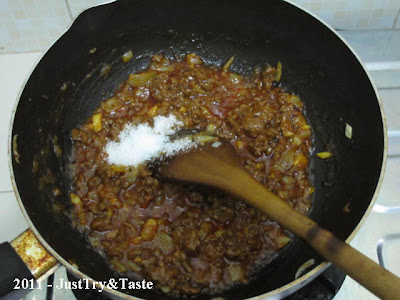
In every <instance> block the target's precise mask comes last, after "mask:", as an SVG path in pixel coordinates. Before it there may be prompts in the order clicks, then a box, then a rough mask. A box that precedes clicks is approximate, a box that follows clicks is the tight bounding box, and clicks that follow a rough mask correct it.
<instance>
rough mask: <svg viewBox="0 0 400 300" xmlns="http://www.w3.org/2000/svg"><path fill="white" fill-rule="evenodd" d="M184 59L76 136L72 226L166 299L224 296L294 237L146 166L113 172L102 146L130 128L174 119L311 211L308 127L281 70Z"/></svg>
mask: <svg viewBox="0 0 400 300" xmlns="http://www.w3.org/2000/svg"><path fill="white" fill-rule="evenodd" d="M231 63H232V59H231V60H229V61H228V62H227V64H225V65H224V66H223V67H222V69H221V68H217V67H216V66H209V65H206V64H204V63H203V61H202V60H201V58H200V57H198V56H196V55H194V54H188V55H186V56H185V57H183V58H181V59H179V60H177V61H170V60H168V59H167V58H165V57H164V56H162V55H155V56H153V57H152V62H151V64H150V66H149V68H148V69H147V70H146V71H144V72H142V73H138V74H132V75H130V76H129V79H127V80H126V81H124V82H123V83H121V85H120V86H119V88H118V89H117V91H116V92H115V94H114V96H113V97H112V98H110V99H107V100H105V101H104V102H102V104H101V105H100V107H99V108H98V109H97V110H96V111H95V112H94V114H93V116H92V117H91V118H89V119H88V120H87V121H86V123H85V124H84V125H83V126H81V127H80V128H78V129H74V130H72V133H71V135H72V140H73V149H74V155H73V161H72V164H71V166H72V168H71V170H72V176H73V182H74V184H73V187H72V190H71V194H70V196H71V202H72V203H73V204H74V210H73V212H72V218H73V220H74V224H75V225H76V226H77V227H78V228H79V229H80V230H82V231H83V232H84V233H85V234H87V236H88V239H89V241H90V242H91V244H92V245H93V247H94V248H95V249H97V250H98V251H99V252H100V253H102V254H104V256H105V257H106V258H107V260H108V261H109V263H110V265H111V267H112V268H113V269H114V270H116V271H117V272H118V273H119V274H121V275H124V276H128V277H131V278H140V277H143V278H146V279H147V280H151V281H153V282H154V283H155V286H156V287H157V288H158V289H160V290H162V291H163V292H166V293H171V294H176V295H184V294H196V293H199V292H203V293H214V292H221V291H223V290H226V289H228V288H229V287H231V286H232V285H234V284H238V283H246V282H248V281H249V280H250V279H251V276H252V274H254V272H255V270H257V269H258V268H259V267H260V266H262V265H263V264H265V263H267V262H268V261H269V260H270V259H271V257H272V255H273V254H274V253H275V252H276V251H278V250H279V249H280V248H282V247H283V246H285V245H286V244H287V243H288V242H289V241H290V238H289V237H288V236H287V235H286V234H285V231H284V230H283V229H282V228H280V227H279V226H278V225H277V224H276V223H275V222H273V221H272V220H270V219H269V218H268V217H267V216H265V215H264V214H263V213H261V212H259V211H258V210H257V209H255V208H253V207H250V206H249V205H247V204H245V203H244V202H242V201H241V200H238V199H235V198H234V197H232V196H229V195H226V194H224V193H222V192H218V191H209V190H207V191H206V190H200V189H199V188H198V187H195V186H191V185H187V184H178V183H167V182H163V181H162V180H160V179H159V178H157V177H156V176H155V175H154V174H153V171H152V169H151V168H150V167H149V166H147V165H140V166H136V167H127V166H122V165H110V164H108V163H107V157H106V156H107V155H106V154H105V152H104V147H105V145H106V144H107V142H109V141H115V140H117V139H118V135H119V133H120V132H121V131H122V130H123V128H124V126H125V125H126V124H132V125H136V124H140V123H147V124H151V123H152V120H153V118H154V117H156V116H168V115H171V114H172V115H174V116H175V117H176V118H177V119H178V120H179V121H182V122H183V123H184V124H185V127H186V128H195V129H199V130H202V131H210V132H212V133H213V134H216V135H217V136H220V137H222V138H226V139H228V140H230V142H231V143H232V145H233V146H234V147H235V149H236V151H237V153H238V155H239V156H240V157H241V159H242V161H243V164H244V165H245V167H246V168H247V169H248V171H249V172H250V173H251V174H252V175H253V176H254V178H255V179H256V180H258V181H259V182H261V183H263V184H264V185H265V186H266V187H267V188H268V189H270V190H271V191H272V192H274V193H276V194H277V195H278V196H279V197H281V198H282V199H284V200H285V201H286V202H287V203H289V204H290V205H291V206H293V207H294V208H295V209H296V210H297V211H299V212H301V213H303V214H306V213H307V212H308V210H309V209H310V206H311V200H310V195H311V194H312V192H313V187H312V186H311V185H310V182H309V179H308V172H307V169H308V157H309V154H310V150H311V139H310V136H311V129H310V126H309V125H308V124H307V122H306V119H305V118H304V115H303V103H302V102H301V100H300V99H299V97H297V96H295V95H291V94H289V93H287V92H284V91H283V90H282V89H280V88H279V85H278V84H277V81H279V79H280V75H281V65H280V64H279V63H278V66H277V68H274V67H267V68H266V69H265V70H263V71H255V72H254V74H253V75H252V76H250V77H248V78H246V77H243V76H240V75H238V74H236V73H233V72H231V71H229V65H230V64H231Z"/></svg>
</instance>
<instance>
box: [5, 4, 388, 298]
mask: <svg viewBox="0 0 400 300" xmlns="http://www.w3.org/2000/svg"><path fill="white" fill-rule="evenodd" d="M91 49H92V51H90V50H91ZM94 49H95V51H94ZM128 50H132V52H133V54H134V59H132V60H130V61H129V62H128V63H126V64H125V63H123V62H122V59H121V56H122V55H123V54H124V53H125V52H126V51H128ZM93 51H94V52H93ZM90 52H92V53H90ZM191 52H194V53H196V54H198V55H200V56H201V57H202V58H203V59H204V60H205V61H206V62H207V63H212V64H216V65H221V64H222V63H223V62H225V61H226V60H227V59H228V58H229V57H231V56H232V55H233V54H235V55H236V58H235V62H234V63H233V65H232V67H231V69H232V70H234V71H237V72H239V73H242V74H249V73H250V72H251V70H252V69H253V67H255V66H261V67H263V66H265V65H266V64H270V65H276V63H277V61H280V62H281V63H282V65H283V76H282V86H283V88H284V89H286V90H288V91H290V92H293V93H295V94H297V95H299V96H300V97H301V99H302V101H303V102H304V103H305V105H306V117H307V119H308V122H309V123H310V124H311V126H312V129H313V139H314V146H315V148H316V150H315V153H316V152H321V151H330V152H332V153H333V157H332V158H331V159H328V160H321V159H319V158H318V157H317V156H316V155H315V153H314V154H313V155H312V156H311V158H310V173H311V181H312V184H313V185H314V187H315V193H314V199H313V209H312V211H311V214H310V217H311V218H312V219H314V220H316V221H317V222H318V223H319V224H321V225H322V226H323V227H325V228H327V229H328V230H331V231H332V232H333V233H335V234H336V235H337V236H338V237H339V238H341V239H346V238H347V237H348V236H349V235H350V233H351V232H352V231H353V230H354V228H355V227H356V226H357V224H358V223H359V221H360V219H361V218H362V216H363V214H364V213H365V211H366V209H367V207H368V205H369V203H370V201H371V199H372V196H373V194H374V191H375V188H376V185H377V182H378V180H379V175H380V171H381V165H382V159H383V147H384V136H383V125H382V118H381V113H380V108H379V105H378V102H377V99H376V95H375V92H374V90H373V87H372V85H371V83H370V81H369V79H368V77H367V75H366V74H365V72H364V70H363V69H362V67H361V65H360V64H359V62H358V61H357V59H356V58H355V57H354V55H353V54H352V53H351V51H350V50H349V49H348V48H347V47H346V46H345V44H344V43H343V42H342V41H341V40H340V39H339V38H338V37H337V36H336V35H335V34H334V33H332V32H331V31H330V30H329V29H327V28H326V27H325V26H324V25H322V24H321V23H320V22H319V21H317V20H315V19H314V18H312V17H311V16H309V15H307V14H306V13H304V12H302V11H301V10H299V9H297V8H295V7H293V6H291V5H290V4H288V3H285V2H283V1H278V0H277V1H268V2H266V1H265V2H261V1H260V2H258V1H247V2H246V3H245V4H244V3H243V2H239V1H229V2H228V1H218V2H212V1H200V2H196V4H193V3H188V2H187V1H174V2H173V3H169V2H164V1H158V0H157V1H151V2H148V1H136V2H134V3H132V2H131V1H128V0H126V1H118V2H115V3H112V4H108V5H105V6H100V7H97V8H93V9H89V10H88V11H86V12H84V13H83V14H81V15H80V16H79V17H78V19H77V20H76V21H75V22H74V24H73V26H72V27H71V28H70V30H69V31H68V32H67V33H66V34H64V35H63V36H62V37H61V38H60V39H59V40H58V41H57V43H56V44H55V45H53V47H52V48H51V49H50V50H49V51H48V52H47V54H46V55H45V56H44V57H43V58H42V60H41V61H40V63H39V64H38V66H37V67H36V69H35V70H34V72H33V73H32V75H31V77H30V79H29V81H28V82H27V84H26V86H25V89H24V91H23V93H22V96H21V99H20V102H19V104H18V108H17V111H16V114H15V121H14V125H13V131H12V133H13V136H14V135H16V134H18V139H17V141H18V142H17V145H18V153H19V154H20V156H21V158H20V162H21V163H20V164H17V163H16V162H15V161H14V160H13V170H14V175H15V179H16V183H17V187H18V191H19V194H20V197H21V199H22V202H23V204H24V206H25V209H26V211H27V213H28V214H29V216H30V219H31V220H32V222H33V224H34V225H35V227H36V228H37V229H38V231H39V232H40V234H41V235H42V236H43V238H44V239H45V240H46V241H47V243H48V244H49V245H50V246H51V247H52V248H53V249H54V250H55V251H57V252H58V254H59V255H61V256H62V257H63V258H64V259H66V260H67V261H70V262H74V263H76V264H77V265H78V266H79V270H80V271H82V272H83V273H85V274H87V275H88V276H90V277H92V278H94V279H96V280H107V279H108V278H110V277H115V274H113V272H112V271H111V270H110V268H109V267H108V265H107V264H106V262H105V260H104V259H103V258H102V257H101V256H100V255H99V254H97V253H96V252H94V251H93V250H92V249H91V247H90V246H89V244H88V242H87V241H86V239H85V238H84V237H83V236H82V235H81V234H80V233H79V232H77V231H76V230H75V229H73V228H72V225H71V222H70V220H69V219H68V217H66V216H65V214H64V211H65V210H68V209H69V207H70V204H69V196H68V188H69V186H70V182H69V179H68V178H69V176H68V163H69V161H70V154H71V153H70V151H71V141H70V131H71V130H72V129H73V128H76V127H78V126H79V125H80V124H82V123H83V122H84V120H85V119H86V118H88V117H89V116H90V115H91V114H92V112H93V110H94V109H95V108H96V107H97V106H98V105H99V104H100V102H101V101H102V100H104V99H106V98H108V97H110V96H111V95H112V94H113V92H114V90H115V88H116V87H117V86H118V84H119V83H120V82H121V81H123V80H124V79H126V78H127V76H128V75H129V74H130V73H133V72H136V71H139V70H142V69H144V68H145V67H146V66H147V64H148V63H149V61H150V57H151V56H152V55H154V54H156V53H164V54H165V55H166V56H167V57H170V58H174V57H175V56H176V55H178V56H179V55H183V54H186V53H191ZM106 64H107V65H110V66H111V67H112V68H111V71H110V73H109V74H108V75H107V76H105V75H101V69H102V67H103V66H104V65H106ZM65 87H66V89H65ZM345 123H348V124H350V125H351V127H352V129H353V137H352V139H348V138H346V137H345V135H344V132H345ZM54 137H57V140H55V139H54ZM54 144H59V146H60V148H61V149H62V156H61V157H57V155H56V154H55V152H54ZM34 160H35V161H36V162H35V164H36V163H38V168H37V171H36V172H33V171H32V169H33V165H34ZM34 169H35V167H34ZM55 187H58V188H60V189H61V190H62V195H61V196H58V197H56V196H54V195H53V192H52V191H53V189H54V188H55ZM348 202H350V203H351V204H350V206H349V208H350V212H345V211H344V210H343V208H344V207H345V205H346V204H347V203H348ZM311 258H314V259H315V261H316V264H318V263H319V262H321V261H322V260H321V258H320V257H319V256H318V255H317V254H316V253H315V252H314V251H313V250H312V249H311V248H310V247H309V246H308V245H306V244H305V243H304V242H303V241H301V240H298V239H295V241H294V242H292V243H291V244H290V245H289V246H288V247H285V248H284V249H283V250H282V251H280V252H279V255H278V256H277V257H276V258H275V259H274V260H273V261H272V262H271V263H270V264H269V265H267V266H266V267H264V268H263V269H262V270H260V271H259V272H258V273H257V275H256V276H255V278H254V280H252V281H251V282H250V283H249V284H247V285H246V286H238V287H235V288H233V289H231V290H229V291H228V292H226V293H224V294H222V295H221V296H222V297H226V298H229V299H236V298H237V299H243V298H246V297H251V296H256V295H260V294H263V293H265V292H268V291H271V290H274V289H276V288H279V287H281V286H282V285H285V284H287V283H290V282H291V281H293V279H294V274H295V273H296V271H297V269H298V268H299V266H301V265H302V264H303V263H304V262H306V261H307V260H309V259H311ZM157 293H158V292H157V291H132V294H134V295H136V296H139V297H144V298H149V297H151V296H153V297H154V296H155V294H157ZM158 297H160V296H158ZM161 297H165V298H168V296H165V295H163V296H161ZM197 297H198V298H203V297H204V298H209V297H206V296H202V295H199V296H197Z"/></svg>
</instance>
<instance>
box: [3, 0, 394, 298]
mask: <svg viewBox="0 0 400 300" xmlns="http://www.w3.org/2000/svg"><path fill="white" fill-rule="evenodd" d="M116 1H117V0H116ZM116 1H110V2H107V3H103V4H99V5H96V6H93V7H90V8H88V9H92V8H96V7H99V6H103V5H113V3H115V2H116ZM283 1H284V2H286V3H288V4H290V5H292V6H294V7H296V8H297V9H300V10H302V11H303V12H305V13H306V14H308V15H310V16H311V17H313V18H315V19H316V20H317V21H319V22H320V23H321V24H322V25H324V26H325V27H326V28H327V29H329V30H330V31H331V32H332V33H334V34H335V35H336V36H337V37H338V38H339V39H340V40H341V41H342V42H343V43H344V44H345V45H346V46H347V48H348V49H349V50H350V51H351V53H352V54H353V55H354V57H355V58H356V59H357V61H358V62H359V64H360V66H361V68H362V69H363V70H364V72H365V74H366V75H367V78H368V80H369V82H370V83H371V86H372V88H373V90H374V92H375V96H376V100H377V101H378V105H379V110H380V113H381V119H382V125H383V126H382V127H383V142H384V143H383V157H382V165H381V172H380V174H379V180H378V182H377V184H376V188H375V192H374V194H373V196H372V198H371V201H370V203H369V205H368V207H367V209H366V211H365V213H364V215H363V216H362V218H361V220H360V221H359V223H358V224H357V226H356V227H355V228H354V229H353V231H352V232H351V234H350V235H349V236H348V237H347V238H346V240H345V242H346V243H348V244H350V242H351V241H352V240H353V238H354V236H355V235H356V234H357V233H358V231H359V230H360V228H361V227H362V225H363V224H364V223H365V221H366V219H367V218H368V216H369V214H370V212H371V210H372V207H373V206H374V204H375V202H376V200H377V197H378V194H379V191H380V189H381V186H382V181H383V178H384V174H385V170H386V162H387V152H388V131H387V121H386V116H385V113H384V110H383V103H382V99H381V98H380V96H379V93H378V89H377V87H376V85H375V83H374V81H373V80H372V78H371V76H370V74H369V72H368V71H367V69H366V67H365V65H364V63H363V61H362V60H361V58H360V56H359V55H358V54H357V52H356V51H355V50H354V49H353V48H352V46H351V45H350V44H349V43H348V42H347V41H346V40H345V39H344V38H343V37H342V36H341V35H340V34H339V33H338V32H337V31H336V30H335V29H334V28H333V27H332V26H330V25H329V24H328V23H326V22H325V21H324V20H322V19H321V18H320V17H318V16H317V15H315V14H314V13H312V12H310V11H309V10H308V9H306V8H304V7H302V6H300V5H299V4H297V3H294V2H292V1H291V0H283ZM88 9H85V10H82V11H81V12H80V13H79V15H80V14H82V13H83V12H84V11H86V10H88ZM79 15H78V16H79ZM78 16H77V17H78ZM77 17H75V19H74V20H72V22H71V24H70V25H69V26H68V28H66V30H65V31H64V32H63V33H62V34H61V35H60V36H59V37H58V38H57V39H56V40H55V41H54V42H53V43H52V44H51V45H50V46H49V47H48V48H47V49H46V50H45V51H43V54H42V55H40V57H39V58H38V59H37V61H36V63H35V64H34V66H33V67H32V68H31V70H30V72H29V75H28V76H27V77H26V79H25V80H24V82H23V84H22V85H21V88H20V90H19V93H18V95H17V99H16V101H15V104H14V108H13V110H12V113H11V119H10V126H9V132H8V151H7V154H8V168H9V172H10V178H11V184H12V188H13V192H14V195H15V197H16V199H17V202H18V205H19V207H20V209H21V211H22V214H23V215H24V217H25V219H26V221H27V223H28V226H29V227H28V228H29V229H31V230H32V231H33V233H34V234H35V236H36V238H37V239H38V240H39V241H40V243H41V244H42V245H43V246H44V247H45V248H46V250H47V251H49V252H50V254H51V255H53V256H54V258H55V259H56V260H57V261H58V262H59V263H60V264H61V265H63V266H64V267H66V269H67V271H68V272H71V273H72V274H74V275H75V276H77V277H79V278H82V279H87V280H88V281H90V282H93V283H96V280H95V279H93V278H91V277H89V276H88V275H86V274H85V273H83V272H81V271H79V269H77V268H76V267H74V266H73V265H72V264H71V263H69V262H68V261H67V260H65V259H64V258H63V257H61V255H59V254H58V252H57V251H56V250H55V249H53V248H52V247H51V246H50V245H49V244H48V243H47V242H46V240H45V239H44V238H43V237H42V235H41V234H40V232H39V231H38V230H37V229H36V227H35V225H34V224H33V222H32V220H31V219H30V217H29V214H28V213H27V211H26V209H25V207H24V204H23V202H22V199H21V197H20V195H19V192H18V187H17V184H16V180H15V177H14V169H13V165H12V160H13V154H12V140H13V136H12V131H13V127H14V120H15V114H16V112H17V108H18V104H19V102H20V99H21V96H22V93H23V91H24V89H25V86H26V84H27V82H28V80H29V79H30V76H31V75H32V73H33V71H34V70H35V69H36V67H37V65H38V63H39V62H40V61H41V60H42V59H43V57H44V56H45V55H46V54H47V52H48V51H49V50H50V49H51V48H52V47H53V45H54V44H56V43H57V41H58V39H59V38H60V37H61V36H63V35H64V34H65V33H67V32H68V31H69V30H70V29H71V28H72V27H73V25H74V23H75V20H76V19H77ZM330 265H331V263H330V262H328V261H323V262H321V263H320V264H319V265H317V266H315V267H314V268H313V269H312V270H310V271H308V272H307V273H305V274H304V275H303V276H301V277H299V278H297V279H295V280H293V281H291V282H290V283H288V284H285V285H283V286H281V287H279V288H277V289H275V290H272V291H269V292H267V293H264V294H261V295H257V296H254V297H251V298H247V299H248V300H261V299H266V298H270V297H274V298H275V299H282V298H284V297H286V296H289V295H290V294H292V293H294V292H296V291H297V290H299V289H300V288H302V287H304V286H305V285H307V284H308V283H309V282H311V281H312V280H313V279H315V278H316V277H317V276H318V275H320V274H321V273H322V272H323V271H325V270H326V269H327V268H328V267H329V266H330ZM96 286H97V287H98V288H100V286H99V285H98V284H96ZM103 290H104V291H106V292H108V293H110V294H112V295H114V296H117V297H122V298H125V299H132V300H142V299H143V298H139V297H136V296H132V295H129V294H126V293H123V292H121V291H119V290H114V289H109V288H107V287H104V288H103Z"/></svg>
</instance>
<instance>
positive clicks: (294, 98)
mask: <svg viewBox="0 0 400 300" xmlns="http://www.w3.org/2000/svg"><path fill="white" fill-rule="evenodd" d="M289 101H290V102H291V103H292V104H294V106H296V107H297V108H300V109H301V108H302V107H303V103H302V102H301V100H300V98H299V97H298V96H295V95H290V98H289Z"/></svg>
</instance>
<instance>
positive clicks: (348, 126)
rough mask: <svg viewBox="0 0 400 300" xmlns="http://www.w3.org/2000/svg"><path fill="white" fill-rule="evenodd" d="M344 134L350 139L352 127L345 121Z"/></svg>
mask: <svg viewBox="0 0 400 300" xmlns="http://www.w3.org/2000/svg"><path fill="white" fill-rule="evenodd" d="M344 135H345V136H346V137H347V138H348V139H350V140H351V138H352V137H353V127H351V126H350V125H349V124H347V123H346V128H345V130H344Z"/></svg>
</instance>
